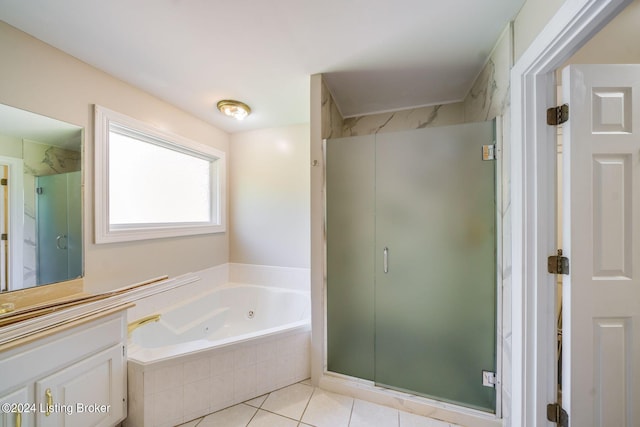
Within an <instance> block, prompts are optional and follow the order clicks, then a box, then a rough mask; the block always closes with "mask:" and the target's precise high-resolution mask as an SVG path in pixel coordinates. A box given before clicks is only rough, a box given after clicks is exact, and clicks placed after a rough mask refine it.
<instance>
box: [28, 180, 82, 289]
mask: <svg viewBox="0 0 640 427" xmlns="http://www.w3.org/2000/svg"><path fill="white" fill-rule="evenodd" d="M81 179H82V178H81V175H80V172H68V173H61V174H56V175H47V176H39V177H38V178H37V183H36V185H37V208H36V210H37V213H36V223H37V233H36V234H37V240H38V244H37V265H38V269H37V271H38V273H37V284H38V285H41V284H47V283H54V282H60V281H64V280H69V279H74V278H76V277H80V276H81V275H82V218H81V217H80V212H81V208H80V207H81V206H82V195H81V192H80V188H81Z"/></svg>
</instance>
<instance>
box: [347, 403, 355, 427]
mask: <svg viewBox="0 0 640 427" xmlns="http://www.w3.org/2000/svg"><path fill="white" fill-rule="evenodd" d="M355 406H356V398H355V397H354V398H353V402H351V412H349V422H348V423H347V427H349V426H350V425H351V417H353V408H355Z"/></svg>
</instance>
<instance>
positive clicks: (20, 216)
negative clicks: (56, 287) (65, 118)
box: [0, 104, 83, 292]
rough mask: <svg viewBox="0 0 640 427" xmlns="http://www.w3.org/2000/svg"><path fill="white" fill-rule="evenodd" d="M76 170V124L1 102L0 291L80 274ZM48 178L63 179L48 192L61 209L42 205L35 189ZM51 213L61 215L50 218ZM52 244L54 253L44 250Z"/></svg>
mask: <svg viewBox="0 0 640 427" xmlns="http://www.w3.org/2000/svg"><path fill="white" fill-rule="evenodd" d="M81 169H82V128H81V127H79V126H76V125H72V124H70V123H65V122H61V121H59V120H55V119H51V118H49V117H44V116H41V115H39V114H34V113H31V112H28V111H24V110H20V109H18V108H14V107H10V106H7V105H2V104H0V172H1V171H4V173H5V174H6V181H3V183H5V184H6V185H3V186H2V192H3V195H4V197H3V198H2V200H3V205H1V206H0V212H2V215H1V216H0V227H4V230H3V231H2V232H0V234H1V235H2V238H3V240H2V241H0V249H1V251H2V252H1V253H0V267H1V270H0V277H2V279H0V280H1V281H0V292H4V291H13V290H18V289H24V288H28V287H32V286H37V285H43V284H49V283H55V282H59V281H63V280H69V279H73V278H77V277H81V276H82V272H83V250H82V238H81V236H82V203H81V200H82V185H81V181H82V179H81ZM74 174H75V176H76V178H72V179H70V178H69V177H70V176H73V175H74ZM55 177H59V178H55ZM62 177H64V178H62ZM48 180H60V181H65V182H67V181H68V185H66V184H65V185H57V186H55V187H52V188H51V189H50V190H49V191H48V192H47V193H48V194H47V196H49V198H50V199H51V200H53V201H56V203H57V202H60V203H62V204H63V205H65V206H66V210H62V211H61V210H60V209H59V208H55V209H54V208H52V207H51V206H53V205H52V204H51V203H52V202H50V201H46V203H45V198H43V197H41V195H40V194H38V193H37V191H38V188H44V186H45V184H43V183H44V182H46V181H48ZM46 185H49V184H46ZM39 191H40V192H41V193H42V192H44V189H42V190H39ZM58 192H60V193H59V194H58ZM43 203H44V204H43ZM54 212H64V213H62V214H61V215H62V216H60V215H59V217H56V218H54V217H50V216H51V215H53V213H54ZM60 223H64V224H66V228H65V229H64V230H60V229H59V228H58V225H55V226H54V224H60ZM52 233H56V234H55V235H54V236H53V238H52V239H51V238H50V235H51V234H52ZM51 242H53V246H54V247H55V248H56V251H57V252H55V251H53V252H52V251H50V252H47V249H46V248H50V247H51ZM56 244H57V245H56ZM40 246H42V248H41V247H40ZM58 247H59V248H61V249H58ZM62 248H63V249H62ZM61 253H62V254H64V255H65V257H63V258H64V259H62V258H61V257H60V255H61ZM63 270H64V271H65V273H64V274H63V273H62V271H63Z"/></svg>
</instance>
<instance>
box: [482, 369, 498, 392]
mask: <svg viewBox="0 0 640 427" xmlns="http://www.w3.org/2000/svg"><path fill="white" fill-rule="evenodd" d="M496 382H497V381H496V373H495V372H491V371H482V385H483V386H485V387H492V388H496Z"/></svg>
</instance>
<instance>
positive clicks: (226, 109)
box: [218, 99, 251, 120]
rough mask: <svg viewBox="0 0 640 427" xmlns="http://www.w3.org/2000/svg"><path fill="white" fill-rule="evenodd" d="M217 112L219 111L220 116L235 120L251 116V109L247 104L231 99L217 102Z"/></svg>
mask: <svg viewBox="0 0 640 427" xmlns="http://www.w3.org/2000/svg"><path fill="white" fill-rule="evenodd" d="M218 110H220V112H221V113H222V114H225V115H227V116H229V117H233V118H234V119H236V120H242V119H244V118H245V117H247V116H248V115H249V114H251V108H249V106H248V105H247V104H245V103H244V102H240V101H234V100H232V99H223V100H222V101H219V102H218Z"/></svg>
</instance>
